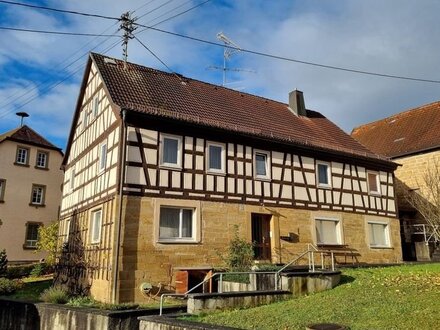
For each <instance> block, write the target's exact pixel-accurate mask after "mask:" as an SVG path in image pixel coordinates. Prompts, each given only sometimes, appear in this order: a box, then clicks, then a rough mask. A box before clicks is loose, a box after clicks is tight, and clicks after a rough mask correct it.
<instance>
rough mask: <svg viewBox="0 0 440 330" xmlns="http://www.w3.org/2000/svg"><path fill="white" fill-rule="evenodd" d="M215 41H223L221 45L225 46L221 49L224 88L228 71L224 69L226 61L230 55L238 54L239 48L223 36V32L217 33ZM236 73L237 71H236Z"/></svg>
mask: <svg viewBox="0 0 440 330" xmlns="http://www.w3.org/2000/svg"><path fill="white" fill-rule="evenodd" d="M217 39H218V40H220V41H223V43H224V44H225V47H224V49H223V86H225V85H226V71H227V70H228V69H227V67H226V61H229V60H230V59H231V57H232V55H234V54H236V53H238V52H239V51H240V47H238V45H237V44H236V43H235V42H233V41H232V40H231V39H229V38H228V37H227V36H225V35H224V33H223V32H219V33H217ZM231 47H232V48H231ZM236 71H238V69H237V70H236Z"/></svg>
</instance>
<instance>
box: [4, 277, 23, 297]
mask: <svg viewBox="0 0 440 330" xmlns="http://www.w3.org/2000/svg"><path fill="white" fill-rule="evenodd" d="M21 287H22V283H21V282H19V281H16V280H10V279H7V278H4V277H0V295H8V294H11V293H14V292H15V291H17V290H18V289H20V288H21Z"/></svg>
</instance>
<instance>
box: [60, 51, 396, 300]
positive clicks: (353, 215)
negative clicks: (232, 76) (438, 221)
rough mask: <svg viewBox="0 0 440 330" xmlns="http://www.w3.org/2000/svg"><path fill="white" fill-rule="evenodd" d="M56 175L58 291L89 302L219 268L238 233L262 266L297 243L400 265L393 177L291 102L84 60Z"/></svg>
mask: <svg viewBox="0 0 440 330" xmlns="http://www.w3.org/2000/svg"><path fill="white" fill-rule="evenodd" d="M286 99H287V95H286ZM64 169H65V179H64V190H63V200H62V207H61V232H60V234H61V235H60V237H61V239H63V240H64V241H66V242H67V244H66V246H65V254H63V256H62V257H61V263H60V269H59V276H58V280H59V281H61V282H63V281H64V282H68V279H70V280H72V279H82V282H81V283H73V284H70V285H71V288H77V289H78V287H79V288H80V289H89V290H90V291H91V293H92V295H93V296H94V297H95V298H97V299H99V300H104V301H118V302H122V301H142V300H143V299H144V297H143V295H142V292H141V291H140V290H139V286H140V285H141V284H142V283H144V282H148V283H153V284H156V285H159V283H160V284H161V285H162V286H167V287H168V288H173V287H174V286H175V285H176V284H179V281H176V276H175V275H176V272H179V271H181V270H188V271H189V272H190V273H191V272H192V274H193V276H194V278H197V272H201V273H203V271H205V270H207V269H212V268H213V267H218V266H221V258H220V257H219V254H221V253H223V252H224V251H225V249H226V247H227V244H228V242H229V241H230V239H231V238H232V237H233V235H234V228H236V227H238V231H239V235H240V236H241V237H244V238H246V239H247V240H248V241H252V242H254V243H255V259H256V260H258V261H260V262H267V263H287V262H289V261H290V260H291V259H292V258H293V257H294V256H295V255H296V254H298V253H299V252H302V251H304V249H306V247H307V244H308V243H312V244H315V245H319V246H324V245H331V246H345V247H349V248H350V249H351V250H352V251H356V254H357V256H358V257H357V258H358V261H359V262H366V263H369V262H371V263H394V262H398V261H400V259H401V252H400V251H401V250H400V237H399V225H398V221H397V220H396V206H395V197H394V186H393V170H394V169H395V164H394V163H392V162H390V161H389V160H388V159H386V158H383V157H380V156H377V155H376V154H374V153H372V152H371V151H369V150H368V149H366V148H365V147H363V146H362V145H361V144H359V143H358V142H356V141H355V140H354V139H352V138H351V137H350V136H349V135H347V134H346V133H344V132H343V131H342V130H341V129H339V128H338V127H337V126H336V125H334V124H333V123H332V122H330V121H329V120H328V119H326V118H325V117H324V116H323V115H321V114H320V113H318V112H316V111H311V110H306V108H305V106H304V100H303V95H302V93H301V92H299V91H293V92H292V93H290V95H289V102H288V104H285V103H281V102H277V101H273V100H269V99H265V98H262V97H258V96H255V95H250V94H246V93H243V92H239V91H235V90H231V89H227V88H224V87H219V86H215V85H212V84H208V83H205V82H201V81H197V80H194V79H189V78H186V77H183V76H181V75H177V74H174V73H165V72H161V71H158V70H155V69H151V68H146V67H143V66H140V65H136V64H131V63H127V64H124V63H123V62H122V61H119V60H117V59H113V58H108V57H105V56H102V55H99V54H91V55H90V58H89V60H88V63H87V67H86V71H85V75H84V80H83V83H82V86H81V91H80V95H79V99H78V103H77V108H76V112H75V115H74V118H73V123H72V129H71V132H70V137H69V142H68V146H67V150H66V155H65V159H64ZM72 256H75V257H72ZM63 265H64V266H63ZM78 265H80V266H78ZM194 274H195V275H194ZM189 281H190V282H191V278H190V279H189ZM176 282H177V283H176Z"/></svg>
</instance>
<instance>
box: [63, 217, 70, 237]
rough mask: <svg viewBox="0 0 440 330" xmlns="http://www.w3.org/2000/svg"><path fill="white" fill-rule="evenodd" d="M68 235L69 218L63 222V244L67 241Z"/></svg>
mask: <svg viewBox="0 0 440 330" xmlns="http://www.w3.org/2000/svg"><path fill="white" fill-rule="evenodd" d="M69 235H70V218H69V219H66V220H65V221H64V242H68V241H69Z"/></svg>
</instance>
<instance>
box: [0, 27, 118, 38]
mask: <svg viewBox="0 0 440 330" xmlns="http://www.w3.org/2000/svg"><path fill="white" fill-rule="evenodd" d="M0 30H8V31H19V32H31V33H42V34H58V35H69V36H81V37H120V36H118V35H116V34H95V33H80V32H63V31H48V30H34V29H23V28H14V27H8V26H0Z"/></svg>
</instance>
